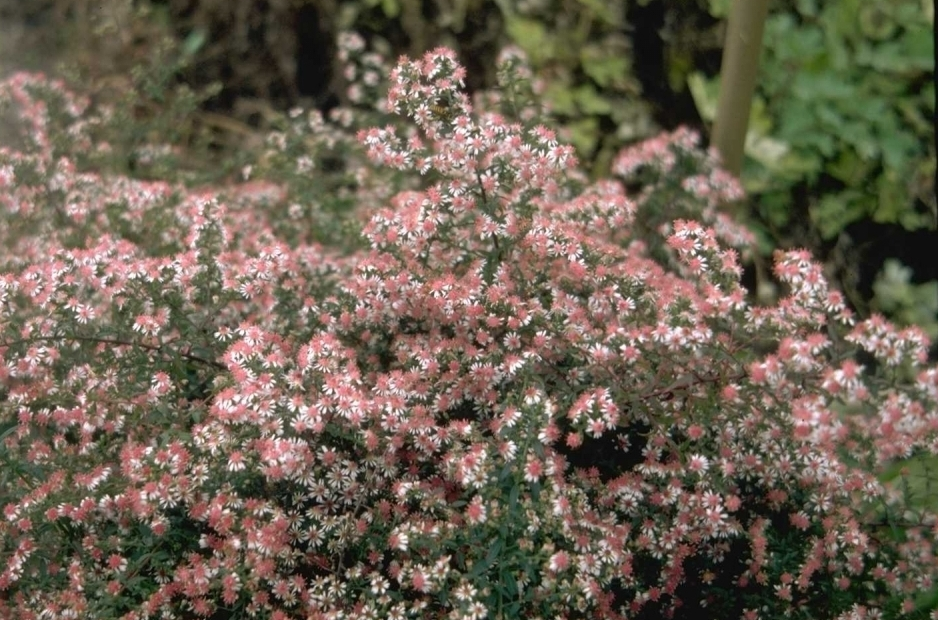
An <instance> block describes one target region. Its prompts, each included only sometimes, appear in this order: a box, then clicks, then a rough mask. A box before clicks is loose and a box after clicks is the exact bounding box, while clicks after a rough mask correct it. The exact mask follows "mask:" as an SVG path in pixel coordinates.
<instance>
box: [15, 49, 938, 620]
mask: <svg viewBox="0 0 938 620" xmlns="http://www.w3.org/2000/svg"><path fill="white" fill-rule="evenodd" d="M345 45H346V46H347V49H346V56H345V57H351V56H353V55H354V54H353V53H360V52H361V49H362V44H361V41H360V40H358V39H356V38H354V37H350V38H347V39H345ZM510 60H511V63H516V62H517V61H518V56H517V54H513V55H512V56H511V57H510ZM370 62H371V63H372V64H374V65H375V66H379V65H380V63H379V62H378V61H377V60H375V59H371V61H370ZM511 63H509V64H508V65H506V66H507V67H508V69H510V68H511V67H512V66H516V65H513V64H511ZM508 69H506V70H505V71H503V72H502V73H503V74H504V75H509V76H510V75H511V74H512V71H510V70H508ZM372 73H374V72H368V71H365V72H363V76H364V80H365V82H366V84H365V85H366V86H367V87H368V88H372V89H373V88H374V87H375V84H374V83H373V82H374V81H375V79H376V78H375V77H374V75H372ZM350 75H352V76H355V75H357V73H355V72H354V71H350ZM463 79H464V70H463V69H462V67H461V66H460V65H459V63H458V62H457V61H456V59H455V56H454V55H453V53H452V52H450V51H448V50H442V49H441V50H435V51H433V52H430V53H428V54H427V55H426V56H424V57H423V58H422V59H419V60H409V59H402V60H401V62H400V63H399V64H398V66H397V67H396V69H394V71H393V72H392V73H391V76H390V81H391V84H390V90H389V94H388V97H387V101H386V103H385V105H384V106H379V107H381V108H383V109H386V110H388V111H391V112H395V113H399V114H403V115H405V116H406V117H408V118H409V119H410V122H409V123H408V122H397V123H394V122H389V123H388V124H387V125H385V126H383V127H381V128H372V129H363V130H361V131H360V133H359V139H360V141H361V144H362V146H363V148H364V151H365V152H366V154H367V156H368V158H370V159H371V160H372V162H373V163H374V164H375V166H376V168H375V169H374V171H373V172H372V173H371V174H374V175H375V178H378V179H381V178H386V179H389V180H388V181H387V182H386V183H385V182H383V181H382V182H376V181H372V182H365V181H364V180H362V179H360V181H361V187H362V188H364V190H363V193H361V194H358V195H359V196H360V197H362V198H361V204H360V205H359V208H360V209H361V211H362V217H366V218H367V224H366V225H365V226H364V228H363V234H364V239H365V241H366V247H365V249H363V250H362V251H360V252H358V253H355V254H351V255H339V254H337V253H335V252H332V251H329V250H326V249H325V248H324V247H323V246H320V245H316V244H314V243H312V242H310V241H307V240H304V239H305V237H304V236H302V235H300V236H299V237H297V238H296V239H293V240H290V241H288V240H286V239H284V238H282V237H281V236H280V235H279V234H278V233H277V232H276V231H277V230H280V229H279V228H278V223H277V222H276V221H275V217H274V214H276V213H277V210H276V208H275V206H273V205H272V204H271V202H277V201H278V200H292V198H289V199H288V198H286V196H288V195H289V194H288V193H285V192H288V190H283V191H280V190H277V188H273V190H276V191H267V192H259V191H257V189H258V188H257V186H256V185H255V186H246V187H242V188H240V190H239V188H238V187H237V186H236V187H234V188H227V189H224V190H222V189H202V190H198V191H194V190H190V189H187V188H184V187H182V186H177V185H173V184H171V183H163V182H142V181H135V180H132V179H127V178H122V177H116V176H109V175H108V174H105V173H99V172H90V171H82V170H80V169H79V168H80V167H79V166H78V165H76V162H75V158H76V157H77V156H78V155H77V154H78V153H80V152H82V151H87V150H89V149H92V148H96V147H95V146H94V141H93V140H92V139H91V137H89V136H90V135H91V134H90V133H89V131H90V128H91V127H92V126H93V122H91V117H88V113H87V112H85V111H84V110H83V104H82V102H80V101H79V100H77V99H73V98H72V97H71V96H70V95H68V94H67V93H65V92H64V91H63V90H62V89H61V87H60V85H57V84H55V83H50V82H48V81H45V80H43V79H41V78H38V77H35V76H25V75H17V76H14V77H13V78H11V79H10V80H8V81H7V82H5V83H3V84H2V85H0V106H6V107H7V108H9V109H10V110H13V111H14V112H15V113H16V114H18V115H19V117H20V118H21V119H23V120H24V121H25V122H26V128H27V131H26V132H25V138H26V139H25V140H24V141H23V142H22V144H21V145H19V146H18V147H17V148H3V149H2V150H0V217H2V218H3V225H2V226H0V247H5V248H8V250H7V251H6V252H4V253H3V254H2V255H0V362H2V364H0V434H2V436H3V443H2V446H0V484H2V486H0V506H2V508H3V515H2V519H0V534H2V537H0V618H24V619H26V618H50V619H51V618H124V619H128V620H130V619H143V618H195V617H205V618H270V619H278V620H280V619H287V618H295V619H300V618H303V619H327V618H328V619H335V620H338V619H340V618H342V619H349V620H368V619H377V618H391V619H395V620H402V619H404V618H427V619H430V618H434V619H435V618H452V619H464V620H481V619H482V618H489V619H493V620H495V619H502V618H504V619H506V620H507V619H514V618H532V619H533V618H568V619H573V618H588V617H589V618H609V619H613V618H657V617H661V616H664V617H674V618H677V617H681V618H683V617H689V618H697V617H701V614H707V615H709V616H719V617H732V618H746V619H756V618H764V619H766V620H768V619H775V618H780V617H791V618H818V617H825V618H840V619H843V620H847V619H854V618H856V619H860V618H898V617H905V616H908V617H914V615H915V614H922V613H925V612H927V610H928V605H929V602H928V601H927V600H923V598H922V594H923V593H927V592H928V591H930V590H933V589H934V588H935V583H934V579H935V577H936V574H938V563H936V549H935V535H936V531H938V525H936V523H938V521H936V519H935V514H934V513H933V512H932V511H931V509H930V508H929V507H928V504H927V503H923V502H921V501H916V498H915V497H913V496H912V495H914V493H911V492H910V491H909V489H910V487H909V486H908V485H905V486H903V485H901V484H891V483H888V482H884V480H885V478H882V477H878V474H880V473H881V472H883V471H885V470H886V469H887V468H888V467H889V466H892V465H893V464H895V463H897V462H901V459H907V458H910V457H916V456H922V455H934V454H938V369H936V368H929V367H927V366H926V363H927V356H926V348H927V342H926V340H925V338H924V336H923V335H922V334H921V332H920V331H918V330H915V329H907V330H903V331H899V330H896V329H895V328H894V327H892V326H891V325H889V324H888V323H886V322H885V321H883V320H882V319H880V318H878V317H873V318H871V319H869V320H865V321H856V320H855V319H854V317H853V316H852V315H851V313H850V312H849V310H848V309H847V308H846V307H845V304H844V301H843V299H842V297H841V296H840V294H839V293H837V292H836V291H833V290H830V289H829V288H828V286H827V283H826V282H825V280H824V277H823V274H822V273H821V270H820V268H819V266H818V265H817V264H816V263H814V262H813V261H812V260H811V257H810V256H807V255H806V254H805V253H803V252H798V251H795V252H787V253H779V255H778V256H777V260H776V267H775V274H776V276H777V278H778V280H779V281H780V282H781V283H783V284H784V286H785V287H786V291H787V293H786V296H785V297H784V298H783V299H781V300H780V301H779V302H778V303H777V304H776V305H773V306H756V305H753V304H752V303H751V302H750V301H749V296H748V295H747V292H746V291H745V289H744V288H743V286H742V285H741V283H740V278H741V274H742V269H741V266H740V253H745V252H747V251H748V247H749V244H750V243H751V240H752V238H751V236H750V235H749V234H748V233H747V231H746V230H745V229H744V228H742V227H740V226H739V225H737V224H735V223H734V222H733V221H732V220H730V219H729V218H727V217H726V216H724V215H722V214H721V213H719V211H718V210H717V207H718V206H719V204H720V203H723V202H726V201H729V200H733V199H735V198H738V196H739V188H738V185H737V184H736V183H735V181H733V179H731V178H730V177H728V176H727V175H725V174H724V173H722V172H720V171H719V170H718V168H717V166H716V160H715V158H714V156H713V155H712V154H708V153H705V152H702V151H701V150H700V149H699V147H698V145H697V142H696V138H695V136H693V134H691V133H690V132H686V131H679V132H677V133H675V134H670V135H664V136H662V137H660V138H658V139H656V140H654V141H652V142H649V143H646V144H643V145H639V146H637V147H634V148H632V149H630V150H627V151H626V152H623V153H622V154H621V155H620V156H619V157H618V158H617V160H616V162H615V165H614V170H615V172H616V173H617V174H619V175H621V177H622V178H619V179H615V180H602V181H597V182H588V181H586V180H585V176H584V175H583V174H582V173H580V172H579V171H577V170H576V160H575V157H574V155H573V152H572V149H571V148H570V147H568V146H565V145H563V144H561V143H560V142H559V141H558V139H557V138H556V136H555V135H554V133H553V132H552V131H551V130H550V129H549V128H547V127H546V125H543V124H538V123H537V122H531V123H529V122H521V121H514V120H512V119H509V118H508V117H506V116H503V115H501V114H498V113H495V112H492V111H486V110H476V109H474V107H473V105H472V104H471V102H470V101H469V99H468V98H467V97H466V96H465V95H464V94H463V93H462V92H461V90H460V89H461V87H462V82H463ZM362 88H364V86H363V87H362ZM355 92H356V93H358V95H361V93H363V92H366V91H365V90H360V91H355ZM369 92H370V91H369ZM358 95H357V96H358ZM361 96H364V95H361ZM490 100H491V101H495V102H497V100H498V97H497V96H493V97H490ZM53 103H54V104H56V106H55V107H56V108H57V110H56V114H57V116H56V115H53V109H52V108H53V105H52V104H53ZM345 120H347V119H345ZM345 120H343V119H339V121H338V125H335V124H329V123H328V122H327V121H325V120H323V119H321V118H318V117H317V119H316V122H315V123H310V125H309V128H310V130H311V131H313V132H314V133H317V132H318V134H317V135H320V136H322V135H328V136H329V138H328V139H329V140H335V139H337V138H336V135H338V133H341V127H343V126H345V124H346V123H345ZM63 122H64V124H61V125H57V124H56V123H63ZM284 144H285V143H284ZM297 157H304V155H303V154H299V155H297ZM291 165H293V166H294V168H293V170H294V172H295V171H296V170H302V171H303V172H304V173H306V174H309V175H316V174H320V171H319V170H318V169H317V168H316V166H315V165H314V162H313V160H312V159H308V160H303V162H302V163H300V162H299V160H297V161H294V162H292V164H291ZM321 174H326V172H322V173H321ZM362 174H364V173H362ZM381 175H384V176H383V177H382V176H381ZM394 175H398V176H397V177H394ZM401 178H404V179H409V180H404V181H401V180H400V179H401ZM393 179H397V180H393ZM626 181H627V182H628V187H630V188H631V187H632V186H633V185H635V184H638V185H640V189H637V190H635V191H631V190H630V191H628V192H627V191H626V187H627V183H626ZM369 183H370V184H369ZM310 187H313V188H315V187H316V185H315V184H312V185H311V186H310ZM378 187H385V188H387V187H398V188H400V189H401V191H398V192H396V193H393V195H391V196H390V197H389V199H388V200H387V201H386V203H385V204H381V205H378V204H376V202H377V201H378V200H379V199H380V198H381V196H382V193H381V191H377V190H376V189H375V188H378ZM271 196H272V197H271ZM311 200H319V198H315V197H314V198H311ZM291 208H292V207H291ZM301 208H302V207H299V206H297V209H301ZM923 475H924V476H927V471H926V472H925V473H924V474H923ZM903 490H904V491H905V492H904V493H903ZM926 598H927V597H926Z"/></svg>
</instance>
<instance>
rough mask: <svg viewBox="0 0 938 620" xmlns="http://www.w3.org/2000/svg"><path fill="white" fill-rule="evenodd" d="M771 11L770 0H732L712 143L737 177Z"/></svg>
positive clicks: (725, 164)
mask: <svg viewBox="0 0 938 620" xmlns="http://www.w3.org/2000/svg"><path fill="white" fill-rule="evenodd" d="M768 12H769V0H733V6H732V9H731V10H730V14H729V19H728V21H727V25H726V42H725V43H724V46H723V60H722V65H721V67H720V100H719V102H718V104H717V117H716V121H715V122H714V124H713V138H712V141H711V143H712V144H713V146H715V147H716V149H717V150H718V151H719V152H720V156H721V157H722V158H723V168H724V169H725V170H726V171H727V172H730V173H732V174H734V175H736V176H737V177H738V176H739V173H740V172H741V171H742V167H743V148H744V147H745V144H746V130H747V127H748V124H749V110H750V108H751V107H752V97H753V94H754V93H755V89H756V76H757V74H758V72H759V55H760V52H761V51H762V33H763V30H764V29H765V18H766V16H767V15H768Z"/></svg>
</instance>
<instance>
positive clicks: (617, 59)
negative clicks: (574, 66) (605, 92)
mask: <svg viewBox="0 0 938 620" xmlns="http://www.w3.org/2000/svg"><path fill="white" fill-rule="evenodd" d="M580 64H581V65H582V67H583V72H584V73H586V75H588V76H589V77H590V79H592V80H593V81H594V82H596V84H597V85H599V86H601V87H607V86H610V85H612V84H615V83H616V82H621V81H623V79H624V78H625V77H626V76H627V75H628V73H629V62H628V59H626V58H625V57H624V56H612V55H610V54H609V53H608V52H606V51H605V50H603V49H602V48H601V47H598V46H594V45H587V46H584V47H583V49H582V50H581V51H580Z"/></svg>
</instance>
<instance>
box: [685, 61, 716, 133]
mask: <svg viewBox="0 0 938 620" xmlns="http://www.w3.org/2000/svg"><path fill="white" fill-rule="evenodd" d="M687 88H688V89H689V90H690V94H691V97H693V99H694V104H695V105H696V106H697V112H698V113H699V114H700V118H702V119H703V120H704V121H706V122H708V123H712V122H713V119H715V118H716V117H717V102H718V101H719V100H720V82H719V79H718V78H708V77H707V76H705V75H704V74H703V73H701V72H700V71H695V72H694V73H691V74H690V75H689V76H687Z"/></svg>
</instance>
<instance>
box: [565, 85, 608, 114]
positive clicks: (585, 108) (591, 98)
mask: <svg viewBox="0 0 938 620" xmlns="http://www.w3.org/2000/svg"><path fill="white" fill-rule="evenodd" d="M573 97H574V99H576V103H577V106H579V108H580V110H581V111H582V112H584V113H585V114H590V115H593V114H609V113H610V112H611V111H612V106H611V105H609V102H608V101H607V100H606V98H605V97H603V96H602V95H601V94H599V93H598V92H596V89H595V88H593V87H592V86H589V85H583V86H580V87H579V88H577V89H576V90H575V91H574V92H573Z"/></svg>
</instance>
